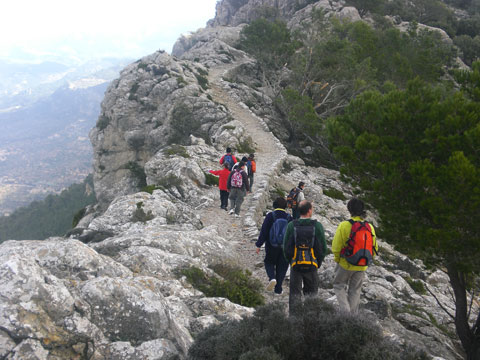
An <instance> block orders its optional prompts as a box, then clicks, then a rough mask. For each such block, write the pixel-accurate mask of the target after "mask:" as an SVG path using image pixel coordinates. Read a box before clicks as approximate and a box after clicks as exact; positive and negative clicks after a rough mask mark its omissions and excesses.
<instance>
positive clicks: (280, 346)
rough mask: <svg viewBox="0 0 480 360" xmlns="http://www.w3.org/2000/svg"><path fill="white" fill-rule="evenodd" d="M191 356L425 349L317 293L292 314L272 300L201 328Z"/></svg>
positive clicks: (292, 358)
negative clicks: (385, 334)
mask: <svg viewBox="0 0 480 360" xmlns="http://www.w3.org/2000/svg"><path fill="white" fill-rule="evenodd" d="M188 355H189V359H192V360H207V359H229V360H237V359H242V360H246V359H271V360H276V359H286V360H296V359H309V360H312V359H349V360H384V359H389V360H397V359H398V360H414V359H415V360H419V359H425V360H426V359H428V356H427V354H425V353H424V352H423V351H419V350H416V349H414V348H412V347H405V346H401V345H398V344H396V343H395V342H393V341H391V340H390V339H389V338H384V337H383V336H382V330H381V328H380V327H379V326H378V325H376V324H375V321H374V319H372V318H368V317H367V316H366V315H365V314H358V315H353V314H345V313H342V312H338V311H336V309H335V308H334V307H333V306H332V305H330V304H327V303H325V302H324V301H322V300H320V299H318V298H307V299H306V300H305V302H304V305H301V306H300V305H299V308H298V309H297V312H296V313H295V315H294V316H290V317H287V315H286V313H285V308H284V305H282V304H279V303H273V304H269V305H266V306H263V307H260V308H258V309H257V310H256V312H255V314H254V315H253V316H252V317H246V318H244V319H242V320H240V321H227V322H225V323H223V324H220V325H213V326H210V327H209V328H207V329H206V330H204V331H203V332H201V333H200V334H199V335H198V336H197V338H196V340H195V342H194V343H193V345H192V346H191V347H190V349H189V354H188Z"/></svg>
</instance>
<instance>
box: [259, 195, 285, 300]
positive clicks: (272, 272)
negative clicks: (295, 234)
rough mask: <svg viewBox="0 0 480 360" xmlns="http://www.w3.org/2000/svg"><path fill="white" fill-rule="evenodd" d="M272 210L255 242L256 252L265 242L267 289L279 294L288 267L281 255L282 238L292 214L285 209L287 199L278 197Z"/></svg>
mask: <svg viewBox="0 0 480 360" xmlns="http://www.w3.org/2000/svg"><path fill="white" fill-rule="evenodd" d="M273 208H274V210H273V211H271V212H269V213H268V214H267V216H266V217H265V220H264V221H263V224H262V229H261V230H260V235H259V236H258V240H257V242H256V243H255V246H256V247H257V250H256V251H257V254H259V253H260V248H261V247H262V245H263V244H265V260H264V261H263V262H264V264H265V271H266V272H267V276H268V280H269V282H268V285H267V290H268V291H272V290H273V291H274V294H277V295H280V294H281V293H282V292H283V290H282V283H283V280H284V279H285V274H286V273H287V269H288V262H287V259H285V256H283V238H284V236H285V231H286V229H287V225H288V223H289V222H290V221H292V220H293V219H292V216H291V215H290V214H289V213H287V212H286V211H285V209H286V208H287V200H286V199H285V198H283V197H278V198H276V199H275V201H274V202H273Z"/></svg>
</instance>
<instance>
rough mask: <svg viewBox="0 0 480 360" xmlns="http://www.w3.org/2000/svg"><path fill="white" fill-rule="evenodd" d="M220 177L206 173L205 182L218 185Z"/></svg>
mask: <svg viewBox="0 0 480 360" xmlns="http://www.w3.org/2000/svg"><path fill="white" fill-rule="evenodd" d="M219 181H220V179H219V178H218V177H217V176H215V175H212V174H210V173H205V184H207V185H210V186H218V183H219Z"/></svg>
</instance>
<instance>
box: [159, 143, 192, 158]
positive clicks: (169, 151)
mask: <svg viewBox="0 0 480 360" xmlns="http://www.w3.org/2000/svg"><path fill="white" fill-rule="evenodd" d="M163 153H164V154H165V155H167V156H175V155H179V156H181V157H184V158H186V159H188V158H190V155H189V154H188V152H187V149H185V147H183V146H182V145H177V144H173V145H170V146H169V147H168V148H166V149H165V150H163Z"/></svg>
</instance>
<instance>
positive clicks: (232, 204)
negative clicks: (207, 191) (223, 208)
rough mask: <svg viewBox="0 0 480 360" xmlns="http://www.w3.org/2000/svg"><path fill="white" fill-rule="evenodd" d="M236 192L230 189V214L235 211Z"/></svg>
mask: <svg viewBox="0 0 480 360" xmlns="http://www.w3.org/2000/svg"><path fill="white" fill-rule="evenodd" d="M237 195H238V190H237V189H231V190H230V194H229V195H228V199H229V200H230V212H232V210H234V209H235V203H236V201H237Z"/></svg>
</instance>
